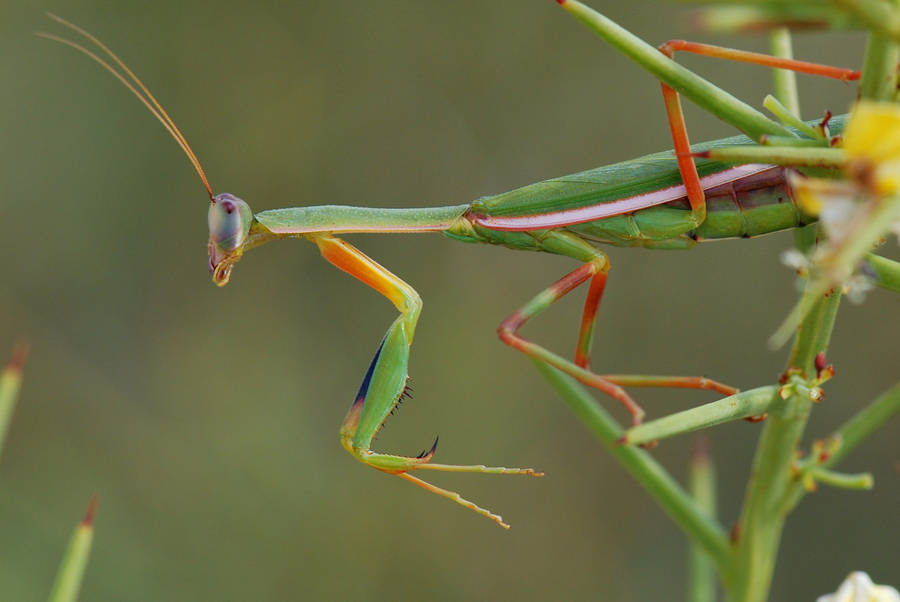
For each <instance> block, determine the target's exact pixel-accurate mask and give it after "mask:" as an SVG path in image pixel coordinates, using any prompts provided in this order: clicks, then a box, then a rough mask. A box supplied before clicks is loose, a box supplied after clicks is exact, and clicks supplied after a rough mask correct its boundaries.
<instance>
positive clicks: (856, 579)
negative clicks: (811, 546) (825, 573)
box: [816, 571, 900, 602]
mask: <svg viewBox="0 0 900 602" xmlns="http://www.w3.org/2000/svg"><path fill="white" fill-rule="evenodd" d="M816 602H900V592H897V590H895V589H894V588H893V587H891V586H889V585H875V584H874V583H872V580H871V579H869V576H868V575H866V574H865V573H864V572H862V571H855V572H853V573H850V574H849V575H847V578H846V579H845V580H844V582H843V583H841V586H840V587H839V588H838V590H837V591H836V592H834V593H833V594H827V595H825V596H819V598H818V599H817V600H816Z"/></svg>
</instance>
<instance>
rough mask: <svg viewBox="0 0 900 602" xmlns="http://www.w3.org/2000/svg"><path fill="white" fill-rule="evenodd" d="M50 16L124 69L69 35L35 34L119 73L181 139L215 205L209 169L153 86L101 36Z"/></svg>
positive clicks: (117, 75) (176, 138)
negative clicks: (140, 76) (155, 93)
mask: <svg viewBox="0 0 900 602" xmlns="http://www.w3.org/2000/svg"><path fill="white" fill-rule="evenodd" d="M47 16H48V17H50V18H51V19H53V20H54V21H56V22H57V23H59V24H60V25H63V26H64V27H67V28H68V29H71V30H72V31H74V32H75V33H77V34H79V35H81V36H83V37H85V38H87V39H88V40H89V41H90V42H91V43H93V44H94V45H95V46H97V48H99V49H100V50H102V51H103V53H104V54H106V55H107V56H108V57H109V58H111V59H112V60H113V62H114V63H115V64H116V65H117V66H118V67H119V68H120V69H121V70H122V71H121V72H120V71H118V70H117V69H116V68H115V67H113V66H112V65H110V64H109V63H107V62H106V61H105V60H103V58H101V57H100V56H98V55H97V54H96V53H94V52H93V51H91V50H90V49H88V48H85V47H84V46H82V45H81V44H78V43H77V42H73V41H72V40H67V39H66V38H62V37H60V36H57V35H54V34H52V33H45V32H43V31H36V32H35V34H36V35H38V36H40V37H42V38H47V39H48V40H53V41H54V42H59V43H60V44H65V45H66V46H71V47H72V48H74V49H75V50H77V51H79V52H82V53H84V54H86V55H87V56H88V57H90V58H91V59H93V60H94V61H96V62H97V63H99V64H100V66H101V67H103V68H104V69H106V70H107V71H109V72H110V73H112V74H113V75H114V76H115V77H116V79H118V80H119V81H120V82H122V83H123V84H124V85H125V87H126V88H128V89H129V90H131V93H132V94H134V95H135V96H137V98H138V100H140V101H141V102H142V103H144V106H145V107H147V109H148V110H149V111H150V112H151V113H152V114H153V116H154V117H156V119H158V120H159V122H160V123H161V124H162V125H163V127H164V128H166V130H167V131H168V132H169V134H171V135H172V138H174V139H175V142H177V143H178V146H180V147H181V150H183V151H184V154H185V155H187V158H188V159H189V160H190V162H191V164H192V165H193V166H194V169H195V170H196V171H197V175H199V176H200V179H201V180H202V181H203V186H205V187H206V192H207V193H208V194H209V200H210V201H212V204H213V205H215V204H216V197H215V195H213V191H212V188H210V186H209V180H207V179H206V172H204V171H203V166H201V165H200V161H199V160H198V159H197V155H196V154H194V150H193V149H192V148H191V145H190V144H188V142H187V139H186V138H185V137H184V134H182V133H181V130H179V129H178V126H177V125H175V121H173V120H172V118H171V117H169V114H168V113H166V110H165V109H164V108H163V107H162V105H161V104H160V103H159V101H158V100H156V97H155V96H153V94H151V92H150V90H148V89H147V86H145V85H144V82H142V81H141V80H140V79H139V78H138V76H137V75H135V74H134V72H133V71H132V70H131V69H129V68H128V65H126V64H125V63H124V62H123V61H122V59H120V58H119V57H118V56H116V53H114V52H113V51H112V50H110V49H109V48H108V47H107V46H106V44H104V43H103V42H101V41H100V40H98V39H97V38H96V37H95V36H94V35H92V34H90V33H89V32H87V31H85V30H84V29H82V28H80V27H78V26H77V25H75V24H74V23H69V22H68V21H66V20H65V19H63V18H61V17H57V16H56V15H54V14H53V13H47ZM123 73H124V75H123ZM129 80H130V81H129Z"/></svg>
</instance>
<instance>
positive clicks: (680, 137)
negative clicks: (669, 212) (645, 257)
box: [659, 40, 860, 226]
mask: <svg viewBox="0 0 900 602" xmlns="http://www.w3.org/2000/svg"><path fill="white" fill-rule="evenodd" d="M659 51H660V52H662V53H663V54H664V55H666V56H667V57H669V58H673V57H674V55H675V52H678V51H682V52H690V53H693V54H700V55H703V56H709V57H714V58H721V59H727V60H732V61H738V62H742V63H751V64H754V65H762V66H765V67H773V68H778V69H787V70H789V71H795V72H798V73H806V74H809V75H819V76H822V77H830V78H833V79H839V80H842V81H849V80H855V79H859V75H860V73H859V71H853V70H852V69H843V68H841V67H832V66H830V65H820V64H818V63H809V62H806V61H798V60H794V59H788V58H781V57H776V56H771V55H768V54H761V53H758V52H748V51H744V50H735V49H733V48H725V47H722V46H713V45H711V44H700V43H697V42H688V41H685V40H670V41H668V42H666V43H665V44H662V45H660V46H659ZM660 86H661V87H662V95H663V102H664V103H665V106H666V117H667V119H668V122H669V130H670V131H671V132H672V143H673V147H674V149H675V159H676V161H677V163H678V171H679V172H680V174H681V180H682V181H683V182H684V187H685V190H686V191H687V197H688V202H690V205H691V212H692V214H693V219H694V221H695V222H696V225H698V226H699V225H700V224H701V223H703V221H704V220H705V219H706V195H705V194H704V192H703V186H701V184H700V176H699V175H698V174H697V166H696V165H695V164H694V158H693V157H692V156H691V143H690V140H689V139H688V133H687V126H686V125H685V123H684V113H683V111H682V109H681V100H680V97H679V95H678V92H676V91H675V90H674V89H673V88H672V87H671V86H669V85H668V84H666V83H665V82H660Z"/></svg>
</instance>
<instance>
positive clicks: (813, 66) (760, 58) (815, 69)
mask: <svg viewBox="0 0 900 602" xmlns="http://www.w3.org/2000/svg"><path fill="white" fill-rule="evenodd" d="M659 49H660V50H661V51H662V52H663V54H665V55H666V56H669V57H671V56H672V55H673V54H674V53H675V52H679V51H682V52H690V53H692V54H699V55H702V56H709V57H713V58H720V59H727V60H731V61H738V62H741V63H751V64H754V65H762V66H763V67H775V68H777V69H787V70H789V71H796V72H797V73H806V74H809V75H819V76H822V77H830V78H833V79H840V80H843V81H854V80H857V79H859V76H860V72H859V71H855V70H853V69H844V68H842V67H832V66H831V65H821V64H819V63H810V62H807V61H798V60H795V59H786V58H782V57H778V56H772V55H769V54H762V53H759V52H749V51H747V50H735V49H734V48H725V47H724V46H714V45H712V44H700V43H698V42H688V41H687V40H669V41H668V42H666V43H665V44H663V45H662V46H660V47H659Z"/></svg>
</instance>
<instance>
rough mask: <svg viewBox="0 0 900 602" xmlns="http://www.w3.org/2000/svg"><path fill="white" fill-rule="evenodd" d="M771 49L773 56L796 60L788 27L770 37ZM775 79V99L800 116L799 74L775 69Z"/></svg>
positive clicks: (773, 73) (774, 32)
mask: <svg viewBox="0 0 900 602" xmlns="http://www.w3.org/2000/svg"><path fill="white" fill-rule="evenodd" d="M769 47H770V49H771V50H772V54H773V55H775V56H780V57H781V58H785V59H792V58H794V50H793V48H792V46H791V30H790V29H788V28H787V27H779V28H778V29H775V30H774V31H772V33H771V34H770V36H769ZM772 78H773V79H774V82H773V83H774V90H775V98H777V99H778V101H779V102H781V104H782V105H783V106H784V107H785V108H786V109H787V110H788V111H790V112H791V113H793V114H794V115H797V116H799V115H800V96H799V95H798V94H797V74H796V73H794V72H793V71H788V70H787V69H775V70H773V71H772Z"/></svg>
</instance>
